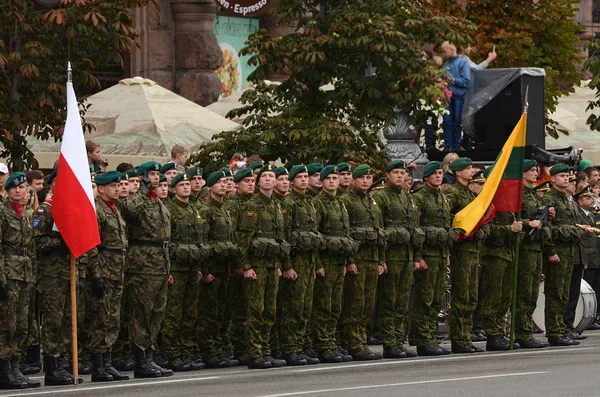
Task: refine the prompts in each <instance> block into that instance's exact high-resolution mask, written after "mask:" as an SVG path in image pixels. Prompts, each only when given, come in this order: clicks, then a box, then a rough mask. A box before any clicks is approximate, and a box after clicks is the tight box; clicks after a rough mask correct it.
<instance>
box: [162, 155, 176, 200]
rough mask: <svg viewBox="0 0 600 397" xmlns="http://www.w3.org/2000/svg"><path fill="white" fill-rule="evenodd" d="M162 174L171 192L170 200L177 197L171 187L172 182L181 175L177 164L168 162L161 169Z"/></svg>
mask: <svg viewBox="0 0 600 397" xmlns="http://www.w3.org/2000/svg"><path fill="white" fill-rule="evenodd" d="M160 173H161V174H163V175H164V176H165V178H166V182H167V186H168V190H169V193H168V194H169V198H173V197H175V189H173V188H172V187H171V181H172V180H173V178H175V175H177V174H179V171H178V170H177V167H176V164H175V163H174V162H168V163H166V164H164V165H163V166H162V167H160ZM161 182H162V181H161Z"/></svg>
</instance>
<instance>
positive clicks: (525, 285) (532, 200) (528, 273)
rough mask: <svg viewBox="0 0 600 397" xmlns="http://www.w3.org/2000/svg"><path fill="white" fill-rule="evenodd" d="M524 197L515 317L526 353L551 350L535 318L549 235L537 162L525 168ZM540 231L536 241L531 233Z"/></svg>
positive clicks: (525, 164)
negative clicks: (536, 334)
mask: <svg viewBox="0 0 600 397" xmlns="http://www.w3.org/2000/svg"><path fill="white" fill-rule="evenodd" d="M523 170H524V172H523V193H522V201H521V219H522V220H523V231H524V232H525V238H524V239H523V240H522V241H521V243H520V244H519V264H518V266H519V267H518V269H517V272H518V273H517V304H516V308H517V310H516V313H515V341H516V342H518V343H519V345H520V347H521V348H523V349H535V348H544V347H548V346H550V344H549V343H547V342H542V341H540V340H538V339H535V338H534V337H533V326H532V324H531V317H532V316H533V312H534V311H535V307H536V304H537V297H538V291H539V289H540V278H541V275H542V263H543V256H542V255H543V254H542V251H543V250H544V246H545V244H544V241H543V240H544V235H545V234H546V235H548V233H549V228H548V226H542V223H541V221H540V220H539V219H536V218H537V217H538V208H539V207H541V206H543V203H542V199H541V198H540V197H538V195H537V194H535V191H534V190H533V188H534V186H535V182H536V181H537V178H538V175H539V172H538V168H537V167H536V162H535V161H534V160H525V162H524V167H523ZM534 229H535V230H537V233H535V235H534V237H533V238H531V237H530V236H529V233H530V232H531V231H532V230H534Z"/></svg>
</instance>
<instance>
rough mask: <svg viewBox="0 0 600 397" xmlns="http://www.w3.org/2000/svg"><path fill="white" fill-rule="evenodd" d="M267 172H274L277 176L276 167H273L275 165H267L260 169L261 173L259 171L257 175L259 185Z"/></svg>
mask: <svg viewBox="0 0 600 397" xmlns="http://www.w3.org/2000/svg"><path fill="white" fill-rule="evenodd" d="M265 172H272V173H273V174H275V167H274V166H273V164H265V165H264V166H263V167H262V168H261V169H260V171H258V174H256V183H258V181H259V180H260V176H261V175H262V174H264V173H265Z"/></svg>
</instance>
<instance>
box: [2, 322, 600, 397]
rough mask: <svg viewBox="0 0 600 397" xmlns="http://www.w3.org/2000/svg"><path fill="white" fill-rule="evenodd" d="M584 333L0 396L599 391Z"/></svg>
mask: <svg viewBox="0 0 600 397" xmlns="http://www.w3.org/2000/svg"><path fill="white" fill-rule="evenodd" d="M585 334H586V335H587V336H588V339H586V340H584V341H582V343H581V345H579V346H576V347H552V348H546V349H539V350H518V351H514V352H489V353H488V352H485V353H476V354H469V355H464V354H461V355H458V354H454V355H449V356H444V357H441V358H420V357H417V358H412V359H401V360H379V361H372V362H363V363H358V362H354V363H352V362H351V363H344V364H320V365H316V366H310V367H295V368H292V367H288V368H277V369H269V370H248V369H246V368H245V367H238V368H233V369H221V370H202V371H196V372H187V373H176V374H175V375H174V376H172V377H170V378H164V379H157V380H143V379H132V380H129V381H126V382H111V383H90V379H89V376H86V377H84V379H85V383H84V384H82V385H79V386H68V387H42V388H39V389H33V390H24V391H0V397H8V396H11V397H12V396H15V397H16V396H65V397H70V396H73V397H77V396H116V395H119V396H132V397H133V396H143V397H154V396H157V397H158V396H219V397H221V396H223V397H225V396H244V397H254V396H257V397H258V396H263V397H275V396H281V397H285V396H344V397H346V396H400V395H402V396H411V397H417V396H423V397H425V396H426V397H430V396H435V395H437V396H444V397H451V396H461V397H464V396H478V397H479V396H483V397H492V396H518V397H526V396H535V397H538V396H544V397H552V396H556V397H565V396H600V378H598V377H596V376H597V374H598V373H600V331H590V332H586V333H585ZM537 337H538V338H539V339H543V338H541V337H539V335H538V336H537ZM478 345H479V346H481V347H483V346H484V345H485V342H481V343H478ZM378 348H379V350H380V349H381V347H374V350H376V349H378ZM38 378H39V379H42V377H38Z"/></svg>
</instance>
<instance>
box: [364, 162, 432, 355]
mask: <svg viewBox="0 0 600 397" xmlns="http://www.w3.org/2000/svg"><path fill="white" fill-rule="evenodd" d="M385 171H386V175H387V184H386V185H385V187H384V188H383V189H381V190H379V191H378V192H377V193H376V194H375V196H374V198H375V202H376V203H377V205H378V207H379V210H380V211H381V214H382V216H383V225H384V226H385V231H386V234H387V250H386V252H385V259H386V264H387V270H388V271H387V273H385V274H383V275H381V277H380V278H379V286H378V289H377V293H378V300H377V302H378V310H379V311H378V324H377V328H378V329H379V332H381V337H382V339H383V357H384V358H404V357H416V356H417V353H416V352H414V351H412V350H408V349H406V348H405V347H404V346H403V329H404V318H405V316H406V312H407V311H408V301H409V299H410V287H411V284H412V279H413V267H415V266H417V265H418V262H419V260H420V259H421V252H420V250H421V245H422V244H423V241H424V239H425V234H424V233H423V231H422V230H421V229H420V228H419V212H418V210H417V207H415V204H414V202H413V199H412V197H411V196H410V194H408V193H406V192H405V191H404V190H403V189H402V184H403V183H404V178H405V177H406V175H407V174H408V170H407V167H406V163H405V162H404V161H402V160H394V161H392V162H391V163H389V164H388V166H387V167H386V169H385ZM415 261H416V262H417V263H415Z"/></svg>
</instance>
